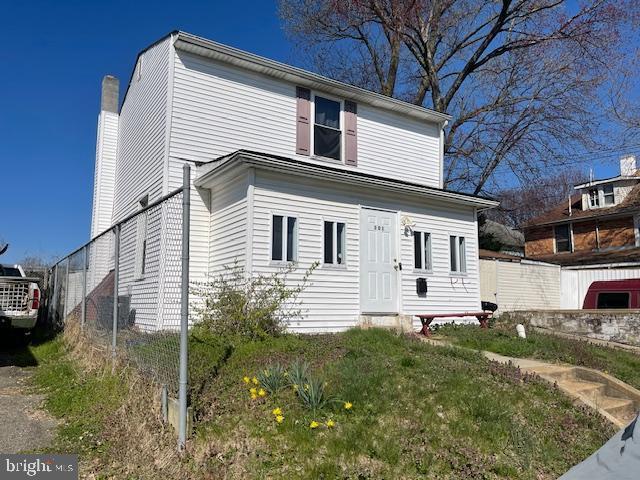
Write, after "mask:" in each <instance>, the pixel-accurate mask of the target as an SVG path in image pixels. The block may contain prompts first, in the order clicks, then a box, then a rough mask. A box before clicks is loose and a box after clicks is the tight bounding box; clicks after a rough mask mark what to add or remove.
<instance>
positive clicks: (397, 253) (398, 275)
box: [358, 204, 403, 315]
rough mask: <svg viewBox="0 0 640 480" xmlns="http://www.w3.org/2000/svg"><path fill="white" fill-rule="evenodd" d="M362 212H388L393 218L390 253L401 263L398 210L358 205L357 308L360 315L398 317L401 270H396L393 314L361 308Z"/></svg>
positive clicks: (401, 306) (400, 308)
mask: <svg viewBox="0 0 640 480" xmlns="http://www.w3.org/2000/svg"><path fill="white" fill-rule="evenodd" d="M363 210H377V211H380V212H388V213H392V214H393V215H394V216H395V222H393V223H395V228H396V243H395V246H396V248H395V251H394V252H392V255H393V256H394V258H395V259H396V260H397V261H398V263H402V255H401V254H402V246H401V240H402V239H401V238H400V213H401V211H400V210H397V209H393V208H385V207H374V206H370V205H363V204H359V205H358V243H359V244H358V308H359V310H360V315H400V314H401V313H402V309H403V302H402V269H398V270H396V301H395V307H396V309H395V311H393V312H369V311H365V310H363V308H362V275H361V273H362V263H361V259H362V245H363V238H362V213H363V212H362V211H363Z"/></svg>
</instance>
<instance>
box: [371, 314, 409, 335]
mask: <svg viewBox="0 0 640 480" xmlns="http://www.w3.org/2000/svg"><path fill="white" fill-rule="evenodd" d="M358 326H359V327H360V328H386V329H390V330H395V331H397V332H399V333H410V332H413V317H412V316H411V315H360V318H359V319H358Z"/></svg>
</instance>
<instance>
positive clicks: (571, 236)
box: [553, 223, 573, 253]
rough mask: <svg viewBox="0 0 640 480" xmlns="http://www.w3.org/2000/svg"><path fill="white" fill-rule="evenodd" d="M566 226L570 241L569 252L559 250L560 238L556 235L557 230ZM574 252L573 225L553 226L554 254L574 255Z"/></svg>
mask: <svg viewBox="0 0 640 480" xmlns="http://www.w3.org/2000/svg"><path fill="white" fill-rule="evenodd" d="M563 225H566V226H567V229H568V236H567V238H568V241H569V250H562V251H560V250H558V237H557V235H556V229H557V228H558V227H560V226H563ZM572 252H573V223H563V224H560V225H554V226H553V253H572Z"/></svg>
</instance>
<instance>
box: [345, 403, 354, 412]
mask: <svg viewBox="0 0 640 480" xmlns="http://www.w3.org/2000/svg"><path fill="white" fill-rule="evenodd" d="M351 407H353V403H351V402H344V409H345V410H351Z"/></svg>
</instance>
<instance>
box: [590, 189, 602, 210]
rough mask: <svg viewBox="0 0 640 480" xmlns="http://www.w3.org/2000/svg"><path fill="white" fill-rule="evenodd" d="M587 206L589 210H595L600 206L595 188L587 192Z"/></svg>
mask: <svg viewBox="0 0 640 480" xmlns="http://www.w3.org/2000/svg"><path fill="white" fill-rule="evenodd" d="M589 206H590V207H591V208H597V207H599V206H600V195H599V194H598V189H597V188H592V189H591V190H589Z"/></svg>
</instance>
